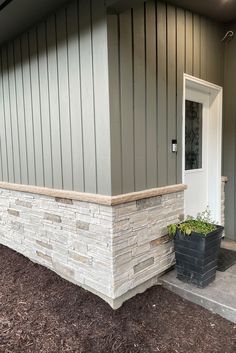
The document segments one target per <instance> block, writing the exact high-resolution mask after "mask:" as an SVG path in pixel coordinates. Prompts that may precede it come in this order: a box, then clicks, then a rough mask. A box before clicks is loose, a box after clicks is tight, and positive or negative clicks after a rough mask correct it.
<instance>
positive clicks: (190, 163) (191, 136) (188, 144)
mask: <svg viewBox="0 0 236 353" xmlns="http://www.w3.org/2000/svg"><path fill="white" fill-rule="evenodd" d="M202 109H203V105H202V103H197V102H192V101H190V100H186V101H185V170H192V169H200V168H202Z"/></svg>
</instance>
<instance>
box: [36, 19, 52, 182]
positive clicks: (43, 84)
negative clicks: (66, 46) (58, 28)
mask: <svg viewBox="0 0 236 353" xmlns="http://www.w3.org/2000/svg"><path fill="white" fill-rule="evenodd" d="M37 40H38V64H39V90H40V106H41V117H42V142H43V164H44V170H45V185H48V186H51V187H52V186H53V171H52V141H51V136H52V131H51V119H50V107H49V90H48V65H47V48H46V43H47V41H46V24H45V22H43V23H41V24H40V25H39V26H38V28H37Z"/></svg>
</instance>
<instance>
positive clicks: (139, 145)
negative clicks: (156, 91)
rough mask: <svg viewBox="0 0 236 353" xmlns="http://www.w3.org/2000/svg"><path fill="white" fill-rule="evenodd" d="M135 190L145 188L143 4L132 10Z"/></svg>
mask: <svg viewBox="0 0 236 353" xmlns="http://www.w3.org/2000/svg"><path fill="white" fill-rule="evenodd" d="M133 35H134V37H133V40H134V43H133V53H134V55H133V57H134V122H135V123H134V137H135V139H134V146H135V191H139V190H143V189H145V188H146V121H145V120H146V114H145V113H146V109H145V46H144V6H139V7H137V8H135V9H134V11H133Z"/></svg>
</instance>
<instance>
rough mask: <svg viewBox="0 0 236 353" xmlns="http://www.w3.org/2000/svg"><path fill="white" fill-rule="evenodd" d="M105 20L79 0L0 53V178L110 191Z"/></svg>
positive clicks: (92, 4) (99, 5)
mask: <svg viewBox="0 0 236 353" xmlns="http://www.w3.org/2000/svg"><path fill="white" fill-rule="evenodd" d="M108 89H109V85H108V55H107V19H106V12H105V9H104V2H103V0H91V1H88V0H78V1H74V2H72V3H70V4H69V5H68V6H66V7H64V8H62V9H60V10H58V11H57V12H56V13H55V14H53V15H51V16H50V17H49V18H48V19H46V20H45V21H43V22H41V23H40V24H38V25H36V26H35V27H34V28H32V29H30V30H29V31H28V32H27V33H24V34H22V35H21V36H20V37H19V38H17V39H15V40H14V41H12V42H11V43H7V44H6V45H5V46H4V47H2V48H1V50H0V147H1V148H0V151H1V153H0V178H1V180H4V181H9V182H13V183H23V184H32V185H38V186H46V187H53V188H59V189H61V188H63V189H68V190H78V191H85V192H93V193H101V194H110V193H111V166H110V160H111V158H110V122H109V91H108Z"/></svg>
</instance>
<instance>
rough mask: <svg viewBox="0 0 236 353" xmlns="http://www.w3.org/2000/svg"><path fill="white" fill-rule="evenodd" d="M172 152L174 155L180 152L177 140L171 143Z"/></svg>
mask: <svg viewBox="0 0 236 353" xmlns="http://www.w3.org/2000/svg"><path fill="white" fill-rule="evenodd" d="M171 150H172V152H173V153H177V152H178V145H177V140H176V139H174V140H172V141H171Z"/></svg>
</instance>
